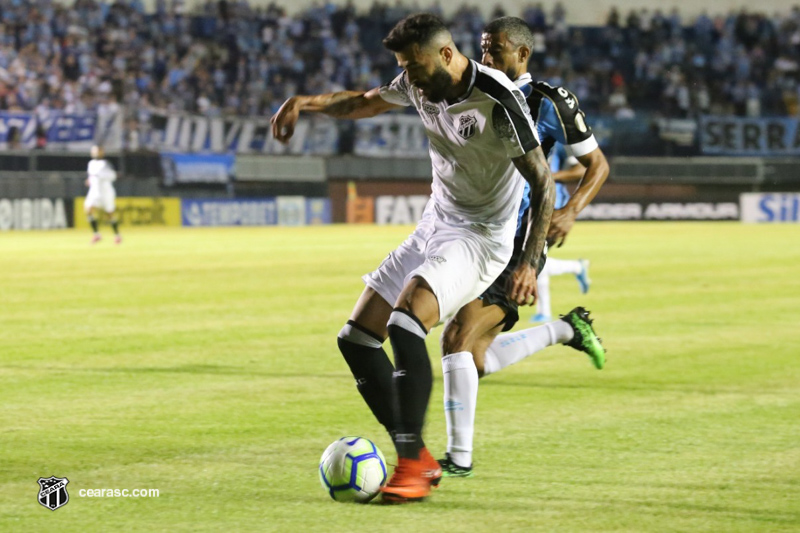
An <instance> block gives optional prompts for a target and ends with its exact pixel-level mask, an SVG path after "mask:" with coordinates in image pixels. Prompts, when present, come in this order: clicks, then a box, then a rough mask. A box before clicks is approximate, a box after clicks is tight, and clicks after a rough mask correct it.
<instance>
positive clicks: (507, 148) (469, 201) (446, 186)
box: [380, 60, 539, 224]
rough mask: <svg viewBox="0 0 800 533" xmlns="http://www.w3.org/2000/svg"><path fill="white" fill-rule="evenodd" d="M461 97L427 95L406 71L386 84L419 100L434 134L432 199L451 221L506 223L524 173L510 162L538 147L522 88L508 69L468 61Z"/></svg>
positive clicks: (393, 96) (393, 94) (397, 96)
mask: <svg viewBox="0 0 800 533" xmlns="http://www.w3.org/2000/svg"><path fill="white" fill-rule="evenodd" d="M470 67H471V68H470V69H469V70H468V71H467V72H466V73H465V75H469V76H471V80H470V84H469V89H468V90H467V92H466V94H465V96H464V97H463V98H461V100H459V101H458V102H455V103H452V104H450V103H448V102H446V101H445V102H440V103H438V104H436V103H432V102H428V101H427V100H425V99H424V98H423V97H422V96H421V95H420V94H419V91H418V90H417V89H416V88H414V87H413V86H412V85H411V84H410V83H409V82H408V76H407V75H406V73H405V72H403V73H402V74H400V75H399V76H397V78H395V79H394V80H393V81H392V82H391V83H389V84H387V85H384V86H383V87H381V88H380V94H381V97H383V99H384V100H386V101H387V102H390V103H393V104H396V105H402V106H414V108H416V110H417V112H418V113H419V115H420V117H422V122H423V124H424V126H425V132H426V134H427V136H428V140H429V141H430V148H429V151H430V155H431V162H432V165H433V184H432V193H433V194H432V198H433V200H434V203H435V204H436V206H437V213H439V215H440V216H442V217H443V218H444V219H445V220H448V221H450V222H453V223H482V224H505V223H506V222H507V221H508V220H509V219H511V218H513V217H516V216H517V211H518V209H519V203H520V200H521V198H522V193H523V189H524V181H525V180H524V178H523V177H522V175H521V174H520V173H519V172H518V171H517V169H516V168H515V166H514V164H513V163H512V162H511V158H512V157H519V156H522V155H524V154H526V153H527V152H529V151H530V150H533V149H534V148H536V147H537V146H539V137H538V134H537V132H536V126H535V125H534V122H533V119H532V118H531V115H530V110H529V109H528V104H527V103H526V101H525V97H524V95H523V94H522V92H521V91H520V90H519V88H517V86H516V85H514V83H513V82H512V81H511V80H509V79H508V78H507V77H506V75H505V74H503V73H502V72H499V71H497V70H493V69H490V68H487V67H484V66H482V65H480V64H478V63H476V62H475V61H472V60H470Z"/></svg>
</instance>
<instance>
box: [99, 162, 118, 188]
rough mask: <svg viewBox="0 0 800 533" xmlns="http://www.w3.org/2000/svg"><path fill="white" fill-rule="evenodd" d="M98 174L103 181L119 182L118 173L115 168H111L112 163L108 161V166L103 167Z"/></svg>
mask: <svg viewBox="0 0 800 533" xmlns="http://www.w3.org/2000/svg"><path fill="white" fill-rule="evenodd" d="M98 174H99V175H100V176H101V177H102V179H104V180H106V181H107V182H109V183H112V182H114V181H117V171H116V170H114V167H112V166H111V163H109V162H108V161H106V164H105V165H103V168H102V169H101V170H100V172H98Z"/></svg>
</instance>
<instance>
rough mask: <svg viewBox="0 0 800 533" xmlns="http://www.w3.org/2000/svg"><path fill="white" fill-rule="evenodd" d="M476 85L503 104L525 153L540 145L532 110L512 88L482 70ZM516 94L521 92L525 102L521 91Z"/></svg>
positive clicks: (477, 77)
mask: <svg viewBox="0 0 800 533" xmlns="http://www.w3.org/2000/svg"><path fill="white" fill-rule="evenodd" d="M475 87H477V88H478V89H480V90H481V91H483V92H484V93H486V94H487V95H488V96H489V97H491V98H492V99H493V100H496V101H497V102H498V103H499V104H500V105H502V106H503V108H504V109H505V110H506V113H507V114H508V118H509V119H510V120H511V124H513V126H514V130H515V131H516V134H517V137H518V138H519V144H520V147H522V150H523V151H524V152H525V153H528V152H530V151H531V150H533V149H534V148H536V147H537V146H539V142H538V141H537V140H536V133H535V132H534V131H533V126H532V124H533V120H532V119H531V118H530V110H526V109H524V108H523V107H522V103H521V102H520V101H519V100H517V97H516V95H515V93H514V92H513V91H512V90H510V89H509V88H508V87H506V86H505V85H503V84H502V83H500V82H499V81H497V80H496V79H494V78H492V77H491V76H489V75H488V74H486V73H484V72H481V71H480V70H479V71H478V73H477V76H476V77H475ZM516 94H519V97H520V98H521V99H522V102H525V97H524V96H523V94H522V92H521V91H518V92H517V93H516ZM527 106H528V104H527V103H525V107H527Z"/></svg>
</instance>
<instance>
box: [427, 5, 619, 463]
mask: <svg viewBox="0 0 800 533" xmlns="http://www.w3.org/2000/svg"><path fill="white" fill-rule="evenodd" d="M532 43H533V35H532V33H531V31H530V29H529V28H528V26H527V25H526V24H525V22H524V21H523V20H522V19H519V18H516V17H502V18H500V19H497V20H494V21H492V22H490V23H489V24H488V25H487V26H486V28H484V32H483V34H482V36H481V50H482V55H483V57H482V61H483V64H484V65H486V66H489V67H492V68H494V69H497V70H499V71H501V72H503V73H505V74H506V75H507V76H508V77H509V79H512V80H514V81H515V83H516V85H517V86H519V88H520V89H521V90H522V92H523V93H524V94H525V96H526V100H527V103H528V106H529V107H530V109H531V112H532V115H533V117H534V120H535V121H536V124H537V128H538V133H539V135H540V138H541V142H542V148H543V149H544V150H545V153H547V152H548V151H549V150H550V149H551V148H552V147H553V145H554V144H555V143H556V142H561V143H562V144H564V145H565V146H567V148H568V150H569V151H570V152H571V153H572V154H573V155H575V157H577V158H578V160H579V161H580V162H581V164H583V165H584V166H585V167H586V172H585V173H584V176H583V179H582V181H581V183H580V186H579V187H578V189H577V190H576V191H575V192H574V194H573V195H572V197H571V198H569V199H568V200H567V201H566V203H565V205H564V206H563V207H562V208H561V209H560V210H558V211H556V212H555V213H554V214H553V217H552V221H551V224H550V228H549V235H548V239H549V241H550V242H552V243H554V244H556V245H557V246H561V245H562V244H563V243H564V240H565V238H566V235H567V234H568V233H569V231H570V229H571V228H572V225H573V224H574V223H575V218H576V217H577V215H578V213H579V212H580V211H581V210H582V209H583V208H584V207H585V206H586V205H588V204H589V202H590V201H591V200H592V199H593V198H594V197H595V195H596V194H597V192H598V191H599V189H600V187H601V186H602V184H603V182H604V181H605V179H606V177H607V176H608V163H607V161H606V158H605V156H604V155H603V152H602V151H601V150H600V148H599V147H598V145H597V141H596V140H595V138H594V135H592V131H591V129H590V128H589V126H588V124H586V120H585V115H584V113H583V111H581V110H580V107H579V104H578V99H577V98H576V97H575V95H573V94H572V93H570V92H569V91H567V90H566V89H564V88H563V87H553V86H551V85H549V84H547V83H545V82H537V81H534V80H533V79H532V77H531V75H530V74H529V73H528V59H529V58H530V52H531V47H532ZM520 211H521V213H520V218H523V216H522V212H526V213H528V214H533V213H535V212H536V206H528V205H526V204H525V202H524V199H523V203H522V204H521V206H520ZM524 235H525V233H524V228H523V227H522V225H520V226H519V231H518V233H517V238H516V247H515V252H516V253H515V254H514V256H513V257H512V259H511V261H510V262H509V264H508V266H507V268H506V269H505V270H504V272H503V274H502V275H501V276H500V277H498V279H497V280H496V281H495V282H494V283H493V284H492V286H491V287H490V288H489V289H488V290H486V292H484V293H483V294H482V295H481V297H480V298H479V299H477V300H475V301H473V302H470V303H469V304H468V305H466V306H464V307H463V308H461V310H460V311H459V312H458V314H457V315H456V316H455V317H453V318H452V319H451V320H450V321H448V322H447V324H446V326H445V330H444V332H443V334H442V355H443V357H442V370H443V376H444V410H445V419H446V421H447V436H448V439H447V454H446V456H445V458H444V459H441V460H440V461H439V464H440V465H441V466H442V471H443V475H444V476H451V477H469V476H471V475H472V441H473V433H474V421H475V409H476V404H477V398H478V379H479V378H480V377H483V376H486V375H489V374H492V373H495V372H498V371H500V370H502V369H503V368H505V367H507V366H510V365H512V364H514V363H516V362H518V361H520V360H522V359H524V358H525V357H528V356H529V355H531V354H533V353H535V352H537V351H540V350H542V349H544V348H546V347H548V346H552V345H554V344H558V343H562V344H566V345H568V346H571V347H573V348H575V349H577V350H580V351H583V352H586V353H587V354H588V355H589V356H590V358H591V360H592V363H593V364H594V365H595V366H596V367H597V368H602V367H603V365H604V364H605V349H604V348H603V346H602V344H601V343H600V340H599V338H598V337H597V335H595V333H594V330H593V328H592V320H591V318H590V317H589V312H588V311H586V310H585V309H584V308H582V307H577V308H575V309H573V310H572V311H571V312H569V313H568V314H567V315H566V316H564V317H562V319H561V320H556V321H554V322H550V323H547V324H544V325H543V326H539V327H536V328H531V329H528V330H524V331H520V332H513V333H505V334H502V335H501V332H503V331H507V330H509V329H511V328H512V327H513V326H514V324H515V323H516V322H517V320H519V315H518V312H517V306H518V302H517V301H514V300H513V299H510V298H509V297H508V283H509V280H513V272H514V271H515V269H517V268H518V267H519V265H520V263H521V262H524V261H525V260H524V259H522V258H521V257H520V254H521V253H522V252H523V250H524V247H525V246H526V245H525V243H524V241H523V239H524ZM543 259H544V257H540V258H539V260H543ZM541 271H542V265H541V264H539V265H538V268H537V272H541ZM526 303H532V302H526Z"/></svg>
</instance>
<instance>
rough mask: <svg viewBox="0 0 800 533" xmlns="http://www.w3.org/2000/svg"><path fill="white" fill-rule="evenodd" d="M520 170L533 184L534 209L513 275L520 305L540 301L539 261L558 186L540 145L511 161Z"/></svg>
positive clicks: (512, 286) (514, 292)
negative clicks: (537, 281) (538, 285)
mask: <svg viewBox="0 0 800 533" xmlns="http://www.w3.org/2000/svg"><path fill="white" fill-rule="evenodd" d="M512 161H513V162H514V165H516V167H517V170H519V172H520V173H521V174H522V176H523V177H524V178H525V179H526V180H527V181H528V183H530V186H531V209H530V212H529V213H530V215H529V219H528V233H527V235H526V237H525V248H524V251H523V253H522V258H521V259H520V262H519V264H518V265H517V267H516V268H515V269H514V272H513V273H512V274H511V279H510V283H509V287H508V290H509V294H508V295H509V297H510V298H511V299H512V300H514V301H516V302H517V304H519V305H533V304H534V303H536V299H537V298H538V288H537V286H536V275H537V274H538V272H537V269H538V265H539V259H540V257H541V256H542V254H543V252H544V246H545V240H546V238H547V227H548V226H549V225H550V217H551V216H552V215H553V205H554V203H555V183H554V182H553V176H551V175H550V166H549V165H548V164H547V160H546V159H545V157H544V153H542V149H541V147H539V146H537V147H536V148H534V149H533V150H530V151H528V153H526V154H525V155H523V156H521V157H516V158H514V159H512Z"/></svg>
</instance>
